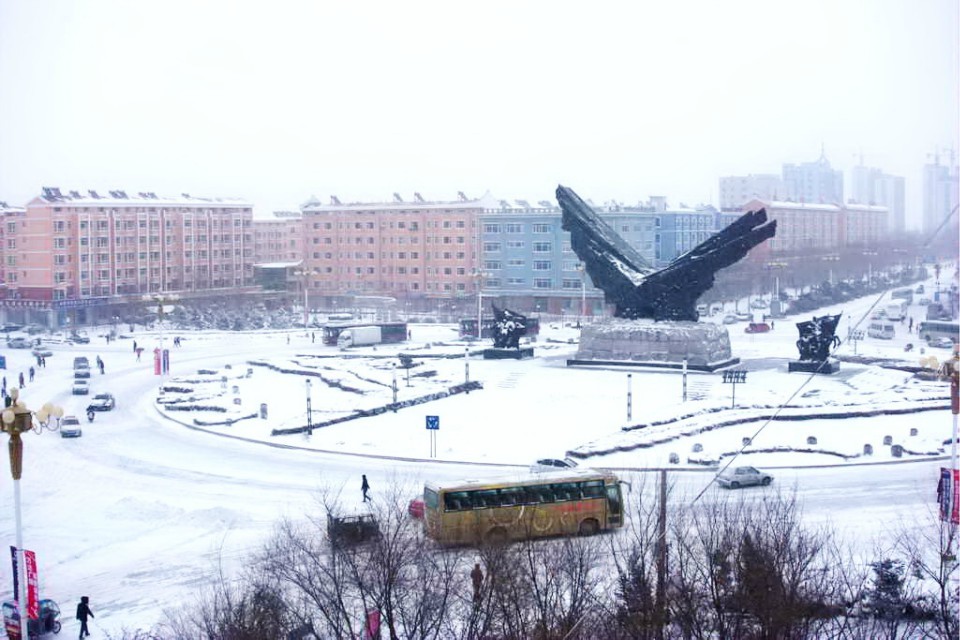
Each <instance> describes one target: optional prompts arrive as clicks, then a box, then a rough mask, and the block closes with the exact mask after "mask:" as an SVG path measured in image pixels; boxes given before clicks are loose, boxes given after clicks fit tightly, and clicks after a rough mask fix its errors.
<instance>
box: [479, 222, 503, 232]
mask: <svg viewBox="0 0 960 640" xmlns="http://www.w3.org/2000/svg"><path fill="white" fill-rule="evenodd" d="M483 232H484V233H500V225H498V224H489V223H488V224H484V225H483Z"/></svg>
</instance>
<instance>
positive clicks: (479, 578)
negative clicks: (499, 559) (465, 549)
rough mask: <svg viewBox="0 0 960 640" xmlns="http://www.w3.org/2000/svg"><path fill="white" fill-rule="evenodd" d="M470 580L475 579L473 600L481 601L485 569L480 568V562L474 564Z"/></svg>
mask: <svg viewBox="0 0 960 640" xmlns="http://www.w3.org/2000/svg"><path fill="white" fill-rule="evenodd" d="M470 580H472V581H473V601H474V602H480V587H482V586H483V571H482V570H481V569H480V563H479V562H478V563H476V564H475V565H473V571H471V572H470Z"/></svg>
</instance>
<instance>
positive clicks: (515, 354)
mask: <svg viewBox="0 0 960 640" xmlns="http://www.w3.org/2000/svg"><path fill="white" fill-rule="evenodd" d="M532 357H533V347H521V348H520V349H497V348H496V347H491V348H490V349H484V350H483V359H484V360H507V359H512V360H526V359H527V358H532Z"/></svg>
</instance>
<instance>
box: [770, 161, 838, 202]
mask: <svg viewBox="0 0 960 640" xmlns="http://www.w3.org/2000/svg"><path fill="white" fill-rule="evenodd" d="M783 184H784V189H785V190H786V194H785V195H783V196H781V197H782V199H783V200H792V201H793V202H809V203H813V204H831V203H838V204H839V203H842V202H843V172H842V171H839V170H834V169H833V168H832V167H831V166H830V161H829V160H827V157H826V156H825V155H824V154H823V153H822V152H821V154H820V159H819V160H817V161H816V162H803V163H800V164H785V165H783Z"/></svg>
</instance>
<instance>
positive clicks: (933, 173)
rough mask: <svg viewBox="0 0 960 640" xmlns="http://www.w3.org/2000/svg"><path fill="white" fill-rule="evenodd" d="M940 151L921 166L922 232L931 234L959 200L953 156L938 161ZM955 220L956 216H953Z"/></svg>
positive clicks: (958, 177) (959, 174) (959, 178)
mask: <svg viewBox="0 0 960 640" xmlns="http://www.w3.org/2000/svg"><path fill="white" fill-rule="evenodd" d="M940 160H941V159H940V153H939V152H937V153H936V154H934V158H933V162H930V163H927V164H925V165H924V166H923V233H924V234H925V235H927V236H930V235H931V234H933V233H934V232H935V231H936V230H937V229H938V228H940V226H941V225H942V224H943V222H944V221H945V220H946V219H947V216H949V215H950V213H951V212H952V211H953V208H954V207H956V206H957V203H958V201H960V171H958V168H957V164H956V159H955V156H954V155H953V154H952V153H951V154H950V161H949V163H941V162H940ZM954 221H956V217H955V218H954Z"/></svg>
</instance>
